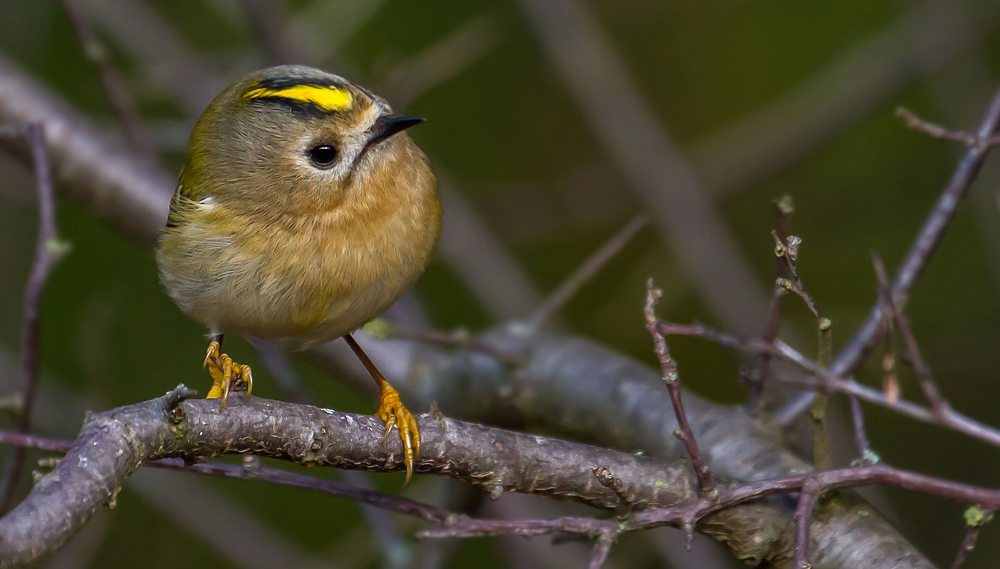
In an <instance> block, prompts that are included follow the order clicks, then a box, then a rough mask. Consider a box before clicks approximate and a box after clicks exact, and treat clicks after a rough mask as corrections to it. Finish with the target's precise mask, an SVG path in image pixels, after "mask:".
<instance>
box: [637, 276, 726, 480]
mask: <svg viewBox="0 0 1000 569" xmlns="http://www.w3.org/2000/svg"><path fill="white" fill-rule="evenodd" d="M661 296H663V291H661V290H659V289H655V288H653V279H649V281H648V282H647V283H646V328H647V329H649V334H650V335H651V336H652V337H653V346H654V347H655V349H656V358H657V359H658V360H659V361H660V374H661V376H662V377H663V383H664V384H665V385H666V386H667V391H668V392H669V393H670V402H671V403H672V404H673V407H674V415H676V417H677V424H678V425H680V428H679V429H677V430H676V431H674V436H675V437H677V438H678V439H680V440H681V442H683V443H684V448H685V449H686V450H687V453H688V456H689V457H690V458H691V466H692V467H694V474H695V476H696V477H697V478H698V489H699V490H700V491H701V492H702V493H703V494H708V493H710V492H712V490H713V489H714V486H715V485H714V484H713V483H712V472H711V471H710V470H709V468H708V466H707V465H706V464H705V462H704V461H703V460H702V459H701V453H700V452H699V451H698V442H697V441H696V440H695V438H694V433H693V432H691V425H690V424H689V423H688V420H687V414H686V413H685V412H684V404H683V403H682V401H681V382H680V374H679V373H678V372H677V363H676V362H675V361H674V360H673V358H671V357H670V351H669V350H668V349H667V340H666V339H665V338H664V337H663V334H661V333H660V331H659V329H658V328H657V327H656V303H657V301H659V299H660V297H661Z"/></svg>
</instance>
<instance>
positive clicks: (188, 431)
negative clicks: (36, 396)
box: [0, 386, 693, 566]
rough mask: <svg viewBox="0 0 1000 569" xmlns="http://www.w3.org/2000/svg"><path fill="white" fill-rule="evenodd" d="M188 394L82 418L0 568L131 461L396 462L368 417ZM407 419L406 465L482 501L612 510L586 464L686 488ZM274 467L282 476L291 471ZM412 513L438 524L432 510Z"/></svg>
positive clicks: (617, 459) (639, 463) (670, 491)
mask: <svg viewBox="0 0 1000 569" xmlns="http://www.w3.org/2000/svg"><path fill="white" fill-rule="evenodd" d="M192 394H193V392H192V391H191V390H189V389H187V388H186V387H184V386H179V387H178V388H177V389H176V390H174V391H171V392H169V393H168V394H167V395H165V396H163V397H160V398H157V399H153V400H151V401H147V402H144V403H138V404H135V405H130V406H127V407H120V408H118V409H113V410H111V411H108V412H106V413H102V414H99V415H96V416H94V417H92V418H91V419H90V421H89V422H88V423H87V424H86V425H85V426H84V428H83V430H82V432H81V434H80V436H79V437H78V439H77V441H76V443H75V444H74V445H73V448H72V449H70V450H69V452H68V453H67V454H66V456H65V458H63V459H62V460H61V461H60V462H59V464H58V465H57V466H56V467H55V469H54V470H53V471H52V472H51V473H50V474H48V475H46V476H45V477H44V478H42V480H40V481H39V482H38V483H37V484H36V486H35V488H34V489H33V490H32V492H31V494H30V495H29V496H28V497H27V498H26V499H25V500H24V501H23V502H22V503H21V504H19V505H18V506H17V507H16V508H15V509H14V510H12V511H11V512H10V513H9V514H8V515H7V516H6V517H4V518H3V519H2V520H0V566H6V565H7V564H10V563H25V562H28V561H31V560H32V559H35V558H36V557H37V556H38V555H40V554H41V553H42V552H45V551H49V550H51V549H54V548H56V547H58V546H60V545H62V544H64V543H65V542H66V541H67V540H68V539H69V537H71V536H72V534H73V533H74V532H75V531H76V530H78V529H79V528H80V526H82V525H83V523H85V522H86V521H87V519H89V517H90V516H91V515H92V514H93V512H94V510H95V509H96V508H97V507H98V506H100V505H101V504H103V503H105V502H107V501H108V500H110V499H112V497H113V496H114V494H115V493H116V491H117V489H118V488H120V487H121V486H122V484H123V483H124V481H125V479H126V478H127V477H128V476H129V475H130V474H131V473H132V472H134V471H135V469H136V468H138V467H139V466H141V465H143V464H146V463H149V462H151V461H155V460H158V459H163V458H184V459H185V460H186V461H198V460H201V459H206V458H210V457H212V456H216V455H219V454H234V453H253V454H256V455H260V456H266V457H271V458H278V459H283V460H288V461H292V462H296V463H299V464H304V465H320V466H334V467H338V468H349V469H356V470H371V471H398V470H402V469H403V463H402V444H401V443H400V441H398V440H390V441H387V443H386V444H385V445H383V444H381V443H380V440H381V438H382V432H383V431H384V426H383V425H382V424H381V422H380V420H379V419H378V418H377V417H373V416H368V415H353V414H348V413H338V412H335V411H330V410H328V409H320V408H316V407H311V406H306V405H297V404H292V403H282V402H278V401H270V400H266V399H258V398H253V397H250V398H247V397H242V396H237V397H235V398H232V397H231V400H230V402H229V404H228V405H227V407H226V409H225V411H224V412H220V411H219V409H218V402H217V401H213V400H189V401H185V400H184V399H185V398H186V397H188V396H190V395H192ZM418 422H419V423H420V429H421V432H422V433H424V439H423V441H422V444H421V453H420V459H419V460H418V461H417V464H416V470H417V471H418V472H424V473H428V472H432V473H437V474H444V475H448V476H452V477H454V478H459V479H462V480H466V481H468V482H470V483H472V484H476V485H478V486H481V487H483V488H484V489H485V490H486V491H488V492H489V493H490V495H491V496H492V497H494V498H499V497H500V496H501V495H502V494H503V493H504V492H528V493H534V494H540V495H545V496H552V497H560V498H564V499H573V500H577V501H581V502H585V503H588V504H591V505H593V506H596V507H599V508H604V509H613V508H614V507H615V506H616V504H617V503H618V496H617V495H616V494H615V493H614V492H613V491H611V490H610V489H608V488H605V487H604V486H602V485H600V484H598V483H597V481H596V479H595V478H594V475H593V473H592V469H593V467H594V466H595V465H603V466H605V467H607V468H609V469H611V470H613V471H614V472H615V473H616V476H617V477H619V478H620V479H622V480H623V481H624V484H625V485H626V487H627V488H628V489H629V491H630V492H631V493H633V494H634V495H635V496H636V503H637V504H640V505H644V506H671V505H674V504H676V503H678V502H680V501H682V500H685V499H688V498H690V497H691V496H692V495H693V492H692V483H691V480H690V479H689V477H688V475H687V474H686V473H685V472H684V469H683V468H680V467H667V466H663V465H661V464H659V463H657V462H654V461H652V460H649V459H645V458H641V457H635V456H632V455H629V454H626V453H620V452H616V451H608V450H604V449H599V448H596V447H591V446H587V445H582V444H577V443H570V442H565V441H560V440H556V439H549V438H544V437H537V436H534V435H526V434H520V433H514V432H511V431H503V430H500V429H491V428H488V427H483V426H480V425H475V424H470V423H463V422H460V421H454V420H451V419H445V418H443V417H442V418H434V417H430V416H427V415H423V416H421V417H419V418H418ZM174 465H175V466H177V467H179V466H180V464H178V463H176V462H175V463H174ZM192 468H193V469H195V470H198V469H199V468H213V469H219V468H223V469H228V468H229V467H225V466H212V467H205V466H201V467H199V466H197V465H196V466H194V467H192ZM280 476H282V477H284V478H285V480H286V481H287V480H288V478H289V477H290V476H294V474H291V473H286V474H281V475H280ZM657 482H659V484H658V483H657ZM310 484H312V482H310ZM411 513H412V512H411ZM422 517H425V519H427V518H430V519H434V521H438V522H444V523H448V521H449V519H447V518H445V519H442V518H441V515H440V512H437V513H435V512H426V511H425V512H422Z"/></svg>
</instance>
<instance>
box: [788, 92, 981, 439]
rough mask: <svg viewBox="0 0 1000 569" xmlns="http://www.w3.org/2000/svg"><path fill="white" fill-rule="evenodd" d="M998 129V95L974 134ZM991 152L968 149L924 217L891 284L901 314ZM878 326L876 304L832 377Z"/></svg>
mask: <svg viewBox="0 0 1000 569" xmlns="http://www.w3.org/2000/svg"><path fill="white" fill-rule="evenodd" d="M998 129H1000V91H998V92H997V93H996V95H995V96H994V97H993V101H992V102H991V103H990V107H989V109H988V110H987V112H986V116H985V117H984V118H983V122H982V123H981V124H980V125H979V129H978V130H977V131H976V136H978V137H980V138H984V139H985V138H990V137H993V136H997V135H998V134H1000V132H998ZM991 148H992V147H990V146H985V147H981V146H971V147H969V150H968V151H967V152H966V153H965V156H963V157H962V160H961V161H960V162H959V164H958V167H957V168H956V170H955V173H954V174H952V177H951V180H950V181H949V182H948V185H947V186H945V189H944V191H943V192H942V193H941V196H940V197H939V198H938V201H937V203H936V204H935V205H934V208H933V209H932V210H931V212H930V215H929V216H928V217H927V221H925V222H924V225H923V227H921V229H920V232H919V233H918V234H917V236H916V238H915V239H914V241H913V245H912V246H911V247H910V251H909V253H907V255H906V258H905V259H904V260H903V264H902V265H901V266H900V268H899V271H898V272H897V273H896V278H895V279H894V280H893V282H892V301H893V304H894V305H895V306H896V309H897V310H903V309H904V308H905V307H906V302H907V300H908V299H909V295H910V290H911V289H912V288H913V286H914V285H915V284H916V282H917V280H918V279H919V278H920V275H921V274H923V271H924V268H925V267H926V266H927V262H928V261H929V260H930V258H931V256H932V255H933V254H934V251H935V250H936V249H937V246H938V244H939V243H940V242H941V238H942V237H943V236H944V233H945V231H946V230H947V229H948V225H949V224H950V223H951V220H952V218H953V217H954V216H955V212H956V211H957V209H958V206H959V204H960V203H961V202H962V199H963V198H964V197H965V195H966V193H967V192H968V189H969V187H970V186H971V185H972V182H973V180H975V178H976V175H977V174H978V173H979V169H980V168H981V167H982V165H983V161H984V160H985V159H986V156H987V155H988V154H989V152H990V149H991ZM880 323H881V311H880V310H879V305H878V303H877V302H876V303H875V306H874V307H873V308H872V311H871V312H870V313H869V314H868V318H867V320H865V322H864V324H862V325H861V327H860V328H858V330H857V332H855V334H854V337H853V338H851V341H850V342H848V343H847V345H846V346H844V348H843V349H842V350H841V352H840V354H839V355H838V356H837V359H836V360H835V361H834V363H833V367H832V370H833V372H834V373H835V374H836V375H838V376H848V375H850V374H852V373H854V371H855V370H856V369H857V368H858V367H859V366H860V365H861V364H862V363H863V362H864V359H865V356H867V354H868V352H869V351H870V350H871V348H872V346H873V345H874V343H875V341H876V340H877V338H878V332H879V329H880ZM812 399H813V394H811V393H806V394H803V395H802V396H800V397H798V398H796V399H795V400H793V401H791V402H790V403H789V404H788V405H786V406H785V407H784V408H783V409H781V410H780V411H779V412H777V413H775V419H776V420H777V421H778V422H779V423H781V424H783V425H787V424H790V423H791V422H792V421H794V420H795V418H796V417H797V416H798V415H799V414H801V413H802V412H803V411H804V410H805V409H807V408H808V407H809V405H810V403H811V402H812Z"/></svg>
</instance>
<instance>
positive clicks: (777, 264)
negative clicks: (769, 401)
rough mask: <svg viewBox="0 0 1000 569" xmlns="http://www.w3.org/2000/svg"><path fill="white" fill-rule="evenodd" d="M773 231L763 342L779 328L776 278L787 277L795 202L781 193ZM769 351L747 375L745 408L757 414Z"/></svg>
mask: <svg viewBox="0 0 1000 569" xmlns="http://www.w3.org/2000/svg"><path fill="white" fill-rule="evenodd" d="M773 205H774V234H775V235H776V236H777V238H776V239H777V244H778V245H780V249H779V248H778V247H777V246H776V247H775V260H774V278H775V285H774V289H773V292H772V293H771V306H770V307H769V309H768V316H767V326H766V327H765V328H764V341H765V342H774V340H775V339H777V337H778V331H779V329H780V328H781V299H782V298H783V297H784V296H785V288H784V287H782V286H780V285H778V284H777V281H778V280H779V279H784V278H787V273H788V265H787V262H786V260H785V259H784V254H783V253H784V249H785V246H784V243H786V242H787V240H788V238H789V237H790V236H791V234H790V230H789V217H791V215H792V213H794V211H795V204H794V202H793V201H792V197H791V196H787V195H786V196H782V197H781V198H779V199H776V200H774V203H773ZM770 366H771V356H770V354H761V355H760V357H758V358H757V365H756V366H755V367H754V370H753V372H752V373H751V374H750V389H749V394H748V397H747V409H749V410H750V412H751V413H752V414H754V415H757V414H758V413H760V412H761V411H762V410H763V407H764V403H765V402H764V398H763V396H764V388H765V387H766V384H767V374H768V372H769V371H770Z"/></svg>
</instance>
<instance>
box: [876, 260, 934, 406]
mask: <svg viewBox="0 0 1000 569" xmlns="http://www.w3.org/2000/svg"><path fill="white" fill-rule="evenodd" d="M872 258H873V264H874V266H875V274H876V276H877V278H878V282H879V290H880V293H879V294H880V296H881V298H882V306H883V308H882V309H881V310H883V311H888V318H890V319H891V320H892V321H893V322H894V323H895V328H897V329H898V330H899V335H900V337H902V339H903V346H904V347H905V348H906V356H907V361H908V362H909V364H910V366H912V367H913V372H914V373H915V374H916V375H917V381H918V382H919V384H920V388H921V389H922V390H923V392H924V396H925V397H926V398H927V403H928V404H929V405H930V407H931V411H933V412H934V413H935V414H938V415H940V414H941V413H942V412H943V411H944V409H945V408H946V407H947V406H948V402H947V401H946V400H945V399H944V397H942V395H941V391H940V390H939V389H938V386H937V383H936V382H935V381H934V374H933V373H931V368H930V366H929V365H927V361H926V360H924V357H923V355H922V354H921V353H920V346H919V345H918V344H917V339H916V337H915V336H914V335H913V329H912V328H911V327H910V319H909V318H907V317H906V314H904V313H903V311H902V310H899V309H898V308H897V307H896V304H895V302H893V300H892V297H891V296H890V295H889V294H888V277H887V276H886V272H885V265H884V264H883V263H882V259H880V258H879V256H878V255H873V257H872Z"/></svg>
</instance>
